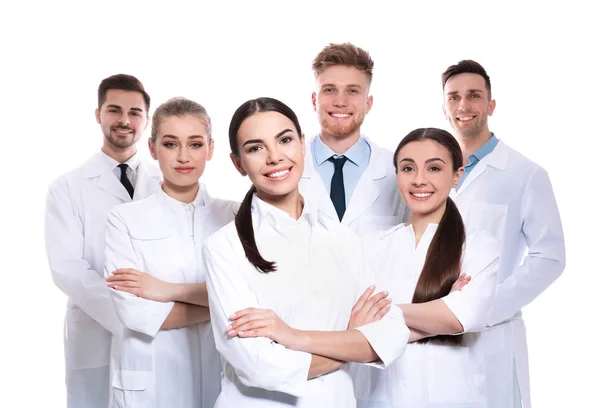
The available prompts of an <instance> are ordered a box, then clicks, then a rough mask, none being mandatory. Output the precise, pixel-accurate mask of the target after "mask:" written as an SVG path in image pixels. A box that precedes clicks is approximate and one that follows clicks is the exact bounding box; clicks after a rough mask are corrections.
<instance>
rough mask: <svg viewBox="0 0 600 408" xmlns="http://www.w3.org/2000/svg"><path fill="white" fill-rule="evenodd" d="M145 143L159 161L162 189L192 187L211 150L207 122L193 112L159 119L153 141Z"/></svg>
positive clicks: (202, 169) (211, 145) (212, 147)
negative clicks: (192, 113)
mask: <svg viewBox="0 0 600 408" xmlns="http://www.w3.org/2000/svg"><path fill="white" fill-rule="evenodd" d="M148 146H149V147H150V153H151V155H152V157H153V158H154V159H156V160H158V164H159V166H160V170H161V172H162V174H163V178H164V181H163V189H165V191H167V190H182V189H185V188H195V187H196V185H197V184H198V180H199V179H200V176H202V173H204V169H205V167H206V162H207V161H208V160H210V159H211V158H212V154H213V149H214V143H213V140H212V138H210V137H209V136H208V132H207V128H206V122H205V121H204V120H203V119H202V118H200V117H198V116H196V115H185V116H167V117H165V118H162V119H161V122H160V125H159V126H158V131H157V135H156V141H155V142H154V143H153V142H152V140H149V141H148Z"/></svg>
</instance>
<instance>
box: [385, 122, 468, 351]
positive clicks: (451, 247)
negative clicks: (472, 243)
mask: <svg viewBox="0 0 600 408" xmlns="http://www.w3.org/2000/svg"><path fill="white" fill-rule="evenodd" d="M423 140H433V141H434V142H436V143H439V144H440V145H441V146H443V147H444V148H445V149H446V150H448V152H449V153H450V156H451V157H452V169H453V170H454V171H457V170H458V169H459V168H460V167H461V166H462V160H463V159H462V152H461V150H460V146H459V144H458V142H457V141H456V139H454V137H453V136H452V135H451V134H450V133H448V132H446V131H445V130H442V129H437V128H421V129H415V130H413V131H412V132H410V133H409V134H408V135H406V137H404V139H402V141H401V142H400V144H399V145H398V147H397V148H396V152H395V153H394V166H395V168H396V172H398V165H397V161H396V159H397V157H398V153H399V152H400V150H401V149H402V148H403V147H404V146H406V145H407V144H409V143H411V142H416V141H423ZM464 243H465V225H464V223H463V219H462V217H461V215H460V212H459V211H458V208H457V207H456V204H454V201H452V199H451V198H450V197H448V199H447V200H446V210H445V211H444V215H443V216H442V219H441V220H440V223H439V225H438V228H437V230H436V232H435V235H434V236H433V240H432V241H431V245H430V246H429V249H428V250H427V256H426V257H425V264H424V265H423V270H422V271H421V275H420V277H419V281H418V282H417V287H416V288H415V293H414V295H413V299H412V303H425V302H429V301H431V300H435V299H440V298H441V297H444V296H446V295H447V294H449V293H450V290H451V289H452V285H453V284H454V282H455V281H456V280H457V279H458V277H459V275H460V269H461V261H462V252H463V246H464ZM429 340H434V341H435V342H437V343H443V344H450V345H459V344H461V342H462V335H457V336H452V335H439V336H435V337H429V338H424V339H422V340H419V343H427V342H428V341H429Z"/></svg>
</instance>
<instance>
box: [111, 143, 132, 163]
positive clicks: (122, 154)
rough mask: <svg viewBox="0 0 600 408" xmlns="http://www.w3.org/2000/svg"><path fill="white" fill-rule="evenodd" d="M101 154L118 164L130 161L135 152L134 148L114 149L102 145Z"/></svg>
mask: <svg viewBox="0 0 600 408" xmlns="http://www.w3.org/2000/svg"><path fill="white" fill-rule="evenodd" d="M102 152H103V153H104V154H105V155H107V156H108V157H111V158H113V159H115V160H116V161H118V162H119V163H125V162H126V161H127V160H129V159H131V158H132V157H133V155H134V154H135V153H136V152H137V149H136V146H135V145H133V146H130V147H128V148H126V149H115V148H111V147H109V146H106V145H103V146H102Z"/></svg>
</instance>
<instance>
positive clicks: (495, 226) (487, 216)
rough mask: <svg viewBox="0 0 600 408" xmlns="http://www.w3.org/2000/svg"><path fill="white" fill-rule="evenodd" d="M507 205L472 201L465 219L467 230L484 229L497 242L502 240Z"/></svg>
mask: <svg viewBox="0 0 600 408" xmlns="http://www.w3.org/2000/svg"><path fill="white" fill-rule="evenodd" d="M507 212H508V206H507V205H505V204H490V203H485V202H480V201H477V202H474V203H473V204H472V205H471V208H470V209H469V213H468V214H467V217H466V219H465V224H466V226H467V229H468V230H472V229H475V230H484V231H486V232H488V233H490V234H491V235H492V236H493V237H494V238H496V240H498V242H500V243H502V242H504V240H503V238H504V230H505V227H506V216H507Z"/></svg>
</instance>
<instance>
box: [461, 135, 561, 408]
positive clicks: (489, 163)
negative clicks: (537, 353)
mask: <svg viewBox="0 0 600 408" xmlns="http://www.w3.org/2000/svg"><path fill="white" fill-rule="evenodd" d="M451 197H452V198H453V199H454V201H455V202H456V204H457V206H458V208H459V209H460V211H461V213H462V215H463V219H464V221H465V223H466V225H467V226H468V227H469V228H474V229H480V230H484V231H488V232H489V233H491V234H492V235H493V236H494V237H495V238H496V239H497V240H498V241H499V242H500V248H501V249H500V269H499V276H498V286H497V288H496V299H495V301H494V310H493V314H492V318H491V320H490V322H491V326H492V327H490V328H488V329H487V330H485V331H484V332H483V333H482V343H481V344H483V345H484V347H485V354H486V368H487V373H486V376H487V380H488V393H489V394H488V395H489V398H488V400H489V402H490V404H489V406H490V407H498V408H509V407H514V406H518V404H515V403H514V400H515V399H516V398H518V392H519V391H520V394H521V398H522V402H523V407H524V408H529V407H530V406H531V402H530V393H529V366H528V362H527V341H526V337H525V324H524V322H523V319H522V317H521V308H522V307H523V306H525V305H527V304H528V303H529V302H531V301H532V300H533V299H535V298H536V297H537V296H538V295H539V294H540V293H542V292H543V291H544V290H545V289H546V288H547V287H548V286H549V285H550V284H551V283H552V282H554V280H556V279H557V278H558V277H559V276H560V274H561V273H562V271H563V269H564V267H565V245H564V237H563V231H562V226H561V221H560V216H559V213H558V208H557V206H556V200H555V198H554V193H553V192H552V186H551V184H550V180H549V178H548V174H547V173H546V171H545V170H544V169H543V168H542V167H540V166H539V165H537V164H535V163H533V162H532V161H531V160H529V159H527V158H526V157H524V156H523V155H521V154H520V153H518V152H517V151H515V150H514V149H511V148H510V147H508V146H507V145H506V144H505V143H503V142H502V141H500V142H498V145H497V146H496V148H495V149H494V150H493V151H492V152H491V153H490V154H488V155H487V156H485V157H484V158H483V159H482V160H481V162H479V163H478V164H477V166H475V168H474V169H473V170H472V171H471V173H470V174H469V175H468V177H467V178H466V180H465V181H464V182H463V183H462V185H461V186H460V188H459V190H458V191H454V190H453V192H452V194H451ZM524 255H526V256H525V258H523V256H524ZM515 374H516V378H515ZM517 380H518V381H517ZM517 384H518V385H517ZM517 387H518V389H517Z"/></svg>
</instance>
